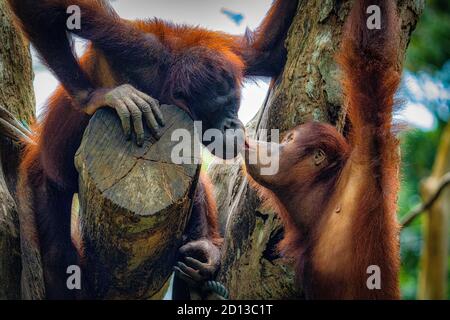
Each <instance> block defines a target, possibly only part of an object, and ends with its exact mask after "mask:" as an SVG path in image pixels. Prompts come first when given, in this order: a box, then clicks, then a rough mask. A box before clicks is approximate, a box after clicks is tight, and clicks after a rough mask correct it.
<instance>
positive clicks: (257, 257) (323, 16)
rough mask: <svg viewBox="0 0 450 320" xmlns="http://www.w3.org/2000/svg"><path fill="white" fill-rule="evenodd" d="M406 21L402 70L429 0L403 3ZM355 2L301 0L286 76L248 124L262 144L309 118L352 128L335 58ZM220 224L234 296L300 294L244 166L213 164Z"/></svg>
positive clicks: (223, 274)
mask: <svg viewBox="0 0 450 320" xmlns="http://www.w3.org/2000/svg"><path fill="white" fill-rule="evenodd" d="M398 3H399V11H400V13H399V14H400V17H401V19H402V29H401V31H402V34H401V50H400V53H401V54H400V56H399V58H398V61H399V68H400V67H401V62H402V61H403V57H404V53H405V50H406V46H407V43H408V41H409V37H410V35H411V33H412V31H413V30H414V28H415V25H416V22H417V19H418V17H419V15H420V14H421V12H422V10H423V5H424V4H423V1H413V0H402V1H398ZM350 7H351V1H337V0H326V1H324V0H315V1H300V4H299V7H298V14H297V16H296V17H295V19H294V21H293V24H292V26H291V29H290V31H289V35H288V39H287V42H286V46H287V49H288V59H287V63H286V66H285V69H284V72H283V73H282V74H281V75H280V76H279V77H278V79H277V80H276V81H274V82H273V85H272V86H271V89H270V92H269V94H268V97H267V99H266V102H265V103H264V106H263V107H262V109H261V110H260V112H259V113H258V115H257V116H256V117H255V119H254V120H253V121H252V123H251V124H250V125H249V127H250V132H253V136H254V137H255V138H258V139H266V137H267V138H269V139H270V132H265V129H279V130H280V132H281V135H282V134H283V132H285V131H286V130H289V129H291V128H293V127H295V126H296V125H298V124H301V123H304V122H306V121H310V120H314V121H322V122H329V123H332V124H334V125H335V126H336V127H337V129H338V130H339V131H344V128H345V124H346V121H345V111H344V110H342V107H341V106H342V91H341V88H340V85H339V79H338V76H339V71H338V68H337V65H336V63H335V62H334V59H333V57H334V54H335V52H336V51H337V49H338V47H339V42H340V38H341V29H342V26H343V24H344V21H345V17H346V15H347V13H348V12H349V9H350ZM209 171H210V174H211V176H212V179H213V182H214V183H215V184H216V196H217V198H218V206H219V212H220V213H221V217H220V221H221V223H222V230H223V232H224V234H225V244H224V254H223V259H222V269H221V271H220V273H219V275H218V280H219V281H221V282H223V283H224V285H225V286H226V287H227V288H228V289H229V291H230V297H231V299H289V298H291V299H292V298H296V297H301V292H300V291H299V290H298V289H296V288H298V286H295V285H294V282H293V268H292V263H291V261H287V260H285V259H282V258H280V256H279V255H278V253H277V250H276V245H277V244H278V242H279V240H280V239H282V237H283V230H282V226H281V223H280V221H279V219H278V217H277V216H276V215H275V214H274V212H273V211H272V210H270V209H268V208H263V207H262V206H261V202H260V200H259V199H258V197H257V195H256V194H255V192H254V190H253V189H251V188H250V187H249V185H248V181H247V178H246V177H245V176H243V174H242V170H241V168H240V165H233V166H229V165H228V166H227V165H225V166H224V165H221V164H218V165H212V166H211V167H210V170H209Z"/></svg>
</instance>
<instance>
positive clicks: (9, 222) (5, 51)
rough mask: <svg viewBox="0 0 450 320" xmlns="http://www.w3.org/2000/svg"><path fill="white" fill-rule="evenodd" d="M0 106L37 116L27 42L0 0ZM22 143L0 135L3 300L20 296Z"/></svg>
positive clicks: (0, 295) (17, 114)
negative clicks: (18, 209)
mask: <svg viewBox="0 0 450 320" xmlns="http://www.w3.org/2000/svg"><path fill="white" fill-rule="evenodd" d="M0 43H1V45H0V106H2V107H4V108H6V109H7V110H9V111H10V112H11V113H12V114H13V115H14V116H15V117H17V119H20V120H21V121H23V122H24V123H30V122H31V121H32V120H33V119H34V105H35V101H34V92H33V86H32V79H33V72H32V64H31V56H30V52H29V48H28V44H27V43H26V41H25V39H24V38H23V37H22V36H21V34H20V32H18V29H17V28H16V27H15V26H14V24H13V20H12V13H11V11H10V10H9V7H8V5H7V3H6V1H5V0H0ZM20 149H21V146H20V145H19V144H18V143H17V142H14V141H12V140H11V139H9V138H6V137H4V136H0V299H19V298H20V273H21V269H22V266H21V259H20V239H19V227H18V218H17V212H16V204H15V201H14V197H15V185H16V181H17V166H18V163H19V155H20Z"/></svg>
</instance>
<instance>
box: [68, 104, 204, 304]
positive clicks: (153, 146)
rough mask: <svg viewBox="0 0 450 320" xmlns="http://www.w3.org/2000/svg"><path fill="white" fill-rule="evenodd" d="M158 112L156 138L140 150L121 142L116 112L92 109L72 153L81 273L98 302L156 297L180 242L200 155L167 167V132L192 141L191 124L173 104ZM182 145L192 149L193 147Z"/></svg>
mask: <svg viewBox="0 0 450 320" xmlns="http://www.w3.org/2000/svg"><path fill="white" fill-rule="evenodd" d="M161 109H162V112H163V114H164V117H165V119H166V126H165V127H164V128H163V129H162V130H161V133H162V137H161V139H160V140H158V141H155V140H154V138H150V134H149V133H148V132H147V133H146V137H147V139H146V142H145V144H144V146H143V147H142V148H139V147H137V146H136V145H135V143H134V142H133V141H126V139H125V137H124V135H123V132H122V129H121V126H120V122H119V119H118V118H117V116H116V115H115V114H114V111H112V110H110V109H104V110H100V111H98V112H97V113H96V114H95V115H94V117H93V118H92V119H91V121H90V123H89V126H88V128H87V129H86V131H85V133H84V137H83V141H82V143H81V146H80V148H79V150H78V152H77V155H76V156H75V164H76V167H77V170H78V172H79V174H80V175H79V188H80V191H79V192H80V193H79V200H80V212H79V221H80V233H81V239H82V243H83V247H84V256H85V259H86V264H85V265H86V268H85V274H86V276H87V280H88V284H89V286H90V287H91V288H90V289H91V290H93V294H94V298H96V299H149V298H161V295H160V294H158V293H161V290H162V288H164V285H165V284H167V280H168V279H169V277H170V275H171V273H172V267H173V265H174V264H175V259H176V257H177V254H178V248H179V247H180V246H181V244H182V235H183V232H184V230H185V227H186V223H187V221H188V219H189V214H190V209H191V206H192V199H193V193H194V192H195V189H196V186H197V179H198V175H199V173H200V165H199V164H194V163H195V162H194V160H195V159H196V160H198V162H197V163H199V160H200V158H199V156H198V157H196V155H195V154H192V155H187V154H185V156H187V157H188V159H186V160H188V162H187V163H189V164H183V165H181V164H174V163H173V161H174V160H173V154H172V152H173V150H176V148H175V146H176V145H178V146H180V144H179V141H173V139H174V138H173V137H172V133H173V132H174V131H175V130H177V129H184V130H185V133H186V135H185V137H190V138H192V137H194V125H193V121H192V120H191V118H190V117H189V116H188V115H187V114H186V113H185V112H184V111H182V110H181V109H179V108H177V107H175V106H162V107H161ZM178 133H180V131H178ZM175 139H178V138H175ZM183 142H184V143H187V144H185V146H186V147H188V148H189V149H190V150H191V146H192V143H196V142H195V141H191V142H189V141H183ZM176 155H178V154H176Z"/></svg>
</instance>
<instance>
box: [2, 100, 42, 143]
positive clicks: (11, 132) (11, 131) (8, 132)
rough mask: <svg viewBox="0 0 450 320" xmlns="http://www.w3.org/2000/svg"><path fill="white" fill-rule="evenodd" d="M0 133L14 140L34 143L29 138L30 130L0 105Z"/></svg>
mask: <svg viewBox="0 0 450 320" xmlns="http://www.w3.org/2000/svg"><path fill="white" fill-rule="evenodd" d="M0 135H4V136H6V137H8V138H10V139H12V140H13V141H16V142H22V141H25V142H27V143H33V144H34V143H35V142H34V141H33V140H32V139H31V135H32V132H31V131H30V130H28V129H27V128H26V127H25V126H24V125H22V124H21V123H20V122H19V121H18V120H17V119H16V118H15V117H14V115H13V114H12V113H11V112H9V111H8V110H6V109H5V108H4V107H2V106H0Z"/></svg>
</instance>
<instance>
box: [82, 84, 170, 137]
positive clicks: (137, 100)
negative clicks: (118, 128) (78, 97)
mask: <svg viewBox="0 0 450 320" xmlns="http://www.w3.org/2000/svg"><path fill="white" fill-rule="evenodd" d="M104 106H108V107H111V108H114V109H115V110H116V112H117V115H118V116H119V118H120V121H121V123H122V128H123V131H124V134H125V136H126V137H127V139H131V123H133V128H134V132H135V134H136V143H137V145H138V146H142V145H143V144H144V126H143V121H145V123H146V124H147V126H148V127H149V129H150V131H151V132H152V134H153V135H154V137H155V138H156V139H159V138H160V133H159V126H164V125H165V123H164V118H163V115H162V113H161V110H160V108H159V102H158V101H157V100H156V99H153V98H152V97H150V96H148V95H147V94H145V93H143V92H141V91H139V90H137V89H136V88H134V87H133V86H131V85H129V84H124V85H121V86H118V87H116V88H114V89H98V90H95V91H94V92H93V93H92V94H91V95H90V97H89V101H88V103H87V105H86V108H85V109H84V111H85V112H86V113H87V114H89V115H92V114H94V113H95V112H96V111H97V110H98V109H99V108H101V107H104Z"/></svg>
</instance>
